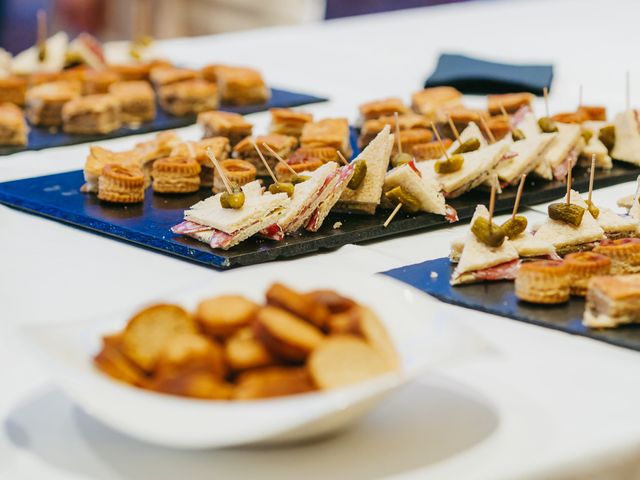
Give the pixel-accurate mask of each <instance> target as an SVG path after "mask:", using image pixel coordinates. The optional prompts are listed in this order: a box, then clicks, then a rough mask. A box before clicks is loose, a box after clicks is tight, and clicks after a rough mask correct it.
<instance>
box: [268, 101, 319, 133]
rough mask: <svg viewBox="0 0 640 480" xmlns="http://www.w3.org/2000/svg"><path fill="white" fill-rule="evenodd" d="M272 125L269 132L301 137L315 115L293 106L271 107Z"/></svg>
mask: <svg viewBox="0 0 640 480" xmlns="http://www.w3.org/2000/svg"><path fill="white" fill-rule="evenodd" d="M269 112H270V113H271V125H270V126H269V133H279V134H281V135H289V136H290V137H296V138H300V135H302V128H303V127H304V126H305V124H307V123H309V122H312V121H313V115H312V114H310V113H306V112H300V111H298V110H293V109H291V108H270V109H269Z"/></svg>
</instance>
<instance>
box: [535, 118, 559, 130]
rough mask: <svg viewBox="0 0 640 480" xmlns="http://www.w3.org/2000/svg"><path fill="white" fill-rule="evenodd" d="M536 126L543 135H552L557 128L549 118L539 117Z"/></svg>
mask: <svg viewBox="0 0 640 480" xmlns="http://www.w3.org/2000/svg"><path fill="white" fill-rule="evenodd" d="M538 126H539V127H540V130H542V131H543V132H544V133H554V132H557V131H558V126H557V125H556V122H554V121H553V119H551V118H549V117H541V118H540V119H539V120H538Z"/></svg>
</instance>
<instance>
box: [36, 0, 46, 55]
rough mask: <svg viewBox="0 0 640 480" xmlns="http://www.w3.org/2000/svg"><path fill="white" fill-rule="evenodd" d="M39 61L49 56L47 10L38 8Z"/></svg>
mask: <svg viewBox="0 0 640 480" xmlns="http://www.w3.org/2000/svg"><path fill="white" fill-rule="evenodd" d="M37 15H38V43H37V44H36V45H37V46H38V61H39V62H44V60H45V59H46V58H47V12H46V11H45V10H42V9H40V10H38V13H37Z"/></svg>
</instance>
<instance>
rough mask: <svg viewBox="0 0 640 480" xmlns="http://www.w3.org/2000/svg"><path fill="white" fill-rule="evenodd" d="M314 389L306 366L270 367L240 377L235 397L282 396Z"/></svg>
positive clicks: (241, 398) (248, 398)
mask: <svg viewBox="0 0 640 480" xmlns="http://www.w3.org/2000/svg"><path fill="white" fill-rule="evenodd" d="M312 390H314V386H313V383H312V382H311V378H310V377H309V373H308V372H307V369H306V368H285V367H268V368H260V369H256V370H251V371H248V372H245V373H243V374H241V375H240V376H239V377H238V381H237V384H236V388H235V391H234V395H233V397H234V398H235V399H237V400H251V399H256V398H268V397H280V396H283V395H293V394H296V393H305V392H310V391H312Z"/></svg>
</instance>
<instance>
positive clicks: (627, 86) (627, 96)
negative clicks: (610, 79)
mask: <svg viewBox="0 0 640 480" xmlns="http://www.w3.org/2000/svg"><path fill="white" fill-rule="evenodd" d="M629 77H630V74H629V70H627V74H626V86H625V90H626V97H625V101H626V106H627V108H626V110H630V109H631V87H630V85H629V84H630V83H631V81H630V79H629Z"/></svg>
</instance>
